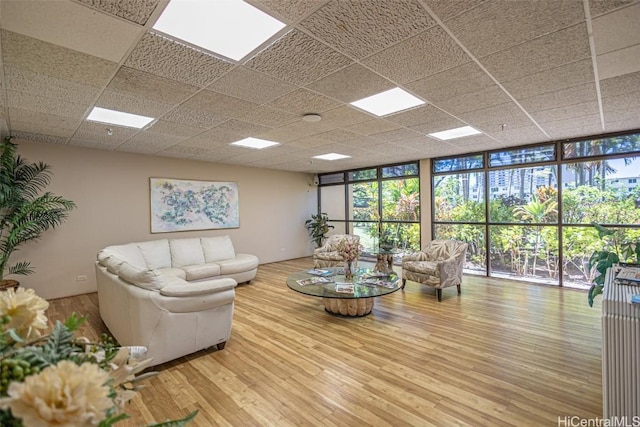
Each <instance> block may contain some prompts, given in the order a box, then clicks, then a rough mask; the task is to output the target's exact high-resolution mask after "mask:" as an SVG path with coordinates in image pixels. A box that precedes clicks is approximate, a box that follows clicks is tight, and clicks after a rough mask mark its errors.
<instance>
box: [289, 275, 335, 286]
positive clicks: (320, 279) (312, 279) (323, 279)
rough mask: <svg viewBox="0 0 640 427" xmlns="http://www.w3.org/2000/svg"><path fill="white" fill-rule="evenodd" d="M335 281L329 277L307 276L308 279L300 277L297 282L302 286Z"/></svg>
mask: <svg viewBox="0 0 640 427" xmlns="http://www.w3.org/2000/svg"><path fill="white" fill-rule="evenodd" d="M331 282H333V280H331V279H329V278H328V277H318V276H316V277H307V278H306V279H300V280H296V283H297V284H298V285H300V286H307V285H321V284H324V283H331Z"/></svg>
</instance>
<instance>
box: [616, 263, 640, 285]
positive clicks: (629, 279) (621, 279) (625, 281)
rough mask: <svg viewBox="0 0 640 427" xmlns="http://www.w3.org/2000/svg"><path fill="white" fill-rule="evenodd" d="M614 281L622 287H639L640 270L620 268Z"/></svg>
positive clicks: (636, 268)
mask: <svg viewBox="0 0 640 427" xmlns="http://www.w3.org/2000/svg"><path fill="white" fill-rule="evenodd" d="M615 281H616V282H617V283H619V284H622V285H640V268H638V267H622V269H621V270H620V271H619V272H618V274H617V275H616V279H615Z"/></svg>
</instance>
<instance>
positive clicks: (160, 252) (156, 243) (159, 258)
mask: <svg viewBox="0 0 640 427" xmlns="http://www.w3.org/2000/svg"><path fill="white" fill-rule="evenodd" d="M138 247H139V248H140V252H141V253H142V256H143V257H144V260H145V262H146V263H147V267H149V268H169V267H171V251H170V250H169V240H168V239H161V240H151V241H149V242H140V243H138Z"/></svg>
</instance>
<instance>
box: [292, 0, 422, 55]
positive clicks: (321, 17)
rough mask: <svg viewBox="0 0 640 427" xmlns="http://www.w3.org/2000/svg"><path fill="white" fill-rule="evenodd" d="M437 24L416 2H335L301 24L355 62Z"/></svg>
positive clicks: (371, 0)
mask: <svg viewBox="0 0 640 427" xmlns="http://www.w3.org/2000/svg"><path fill="white" fill-rule="evenodd" d="M433 25H435V21H434V19H433V18H431V17H430V16H429V14H428V13H427V12H426V10H425V9H424V8H423V7H422V6H421V5H420V4H419V3H418V2H417V1H416V0H394V1H375V0H368V1H357V0H355V1H354V0H333V1H331V2H329V3H328V4H327V5H326V6H324V7H322V8H321V9H320V10H318V11H317V12H316V13H314V14H313V15H311V16H309V17H308V18H307V19H305V20H304V21H302V22H301V23H300V26H301V27H303V28H304V29H306V30H307V31H309V32H310V33H311V34H313V35H314V36H316V37H318V38H319V39H321V40H323V41H325V42H326V43H327V44H329V45H330V46H333V47H335V48H336V49H338V50H339V51H340V52H342V53H344V54H345V55H348V56H350V57H352V58H355V59H361V58H364V57H366V56H369V55H371V54H373V53H375V52H377V51H379V50H381V49H384V48H386V47H388V46H391V45H393V44H396V43H398V42H400V41H402V40H404V39H406V38H408V37H411V36H413V35H416V34H418V33H419V32H421V31H423V30H425V29H427V28H429V27H431V26H433Z"/></svg>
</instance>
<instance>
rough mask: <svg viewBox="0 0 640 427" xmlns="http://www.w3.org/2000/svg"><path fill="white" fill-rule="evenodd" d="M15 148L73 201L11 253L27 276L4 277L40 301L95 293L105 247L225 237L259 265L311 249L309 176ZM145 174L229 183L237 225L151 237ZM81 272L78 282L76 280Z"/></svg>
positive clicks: (35, 146) (313, 199)
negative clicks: (62, 215)
mask: <svg viewBox="0 0 640 427" xmlns="http://www.w3.org/2000/svg"><path fill="white" fill-rule="evenodd" d="M18 152H19V154H20V155H21V156H23V157H25V158H26V159H27V160H29V161H30V162H37V161H43V162H45V163H48V164H49V165H51V167H52V170H53V179H52V182H51V185H49V186H48V187H47V190H49V191H51V192H53V193H54V194H56V195H59V196H63V197H65V198H67V199H70V200H73V201H74V202H75V203H76V204H77V208H76V209H75V210H73V211H72V212H71V214H70V216H69V218H68V220H67V221H66V222H64V223H63V224H62V225H61V226H59V227H58V228H56V229H55V230H49V231H47V232H46V233H44V234H43V235H42V237H41V238H40V239H39V240H38V241H36V242H30V243H27V244H25V245H24V246H22V247H21V248H20V250H19V251H18V252H15V253H14V255H13V256H12V259H11V262H12V263H13V262H15V261H19V260H27V261H30V262H31V264H32V266H33V267H34V268H35V273H34V274H31V275H29V276H14V277H9V278H14V279H17V280H19V281H20V283H21V285H22V286H24V287H27V288H33V289H35V291H36V292H37V293H38V295H40V296H41V297H43V298H47V299H52V298H60V297H64V296H70V295H77V294H83V293H88V292H93V291H95V290H96V283H95V272H94V261H95V259H96V254H97V252H98V251H99V250H100V249H101V248H103V247H105V246H108V245H113V244H120V243H127V242H138V241H145V240H153V239H161V238H175V237H196V236H218V235H224V234H229V235H230V236H231V239H232V240H233V243H234V246H235V249H236V252H245V253H252V254H255V255H256V256H258V258H259V259H260V263H261V264H264V263H269V262H275V261H281V260H286V259H293V258H299V257H303V256H309V255H311V253H312V249H313V243H311V242H310V240H309V236H308V234H307V230H306V229H305V228H304V221H305V220H306V219H308V218H309V217H310V215H311V214H312V213H315V212H316V206H317V193H316V188H315V187H312V186H310V183H311V182H312V176H311V175H309V174H304V173H296V172H283V171H275V170H270V169H258V168H247V167H240V166H233V165H222V164H214V163H208V162H199V161H191V160H183V159H172V158H162V157H152V156H144V155H138V154H130V153H119V152H112V151H103V150H94V149H88V148H78V147H71V146H58V145H49V144H41V143H26V142H22V143H20V145H19V147H18ZM152 177H153V178H178V179H194V180H203V181H235V182H237V183H238V189H239V199H240V228H237V229H225V230H205V231H189V232H180V233H162V234H151V232H150V218H151V214H150V207H149V178H152ZM83 275H84V276H87V280H86V281H77V280H76V278H77V276H83Z"/></svg>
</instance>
